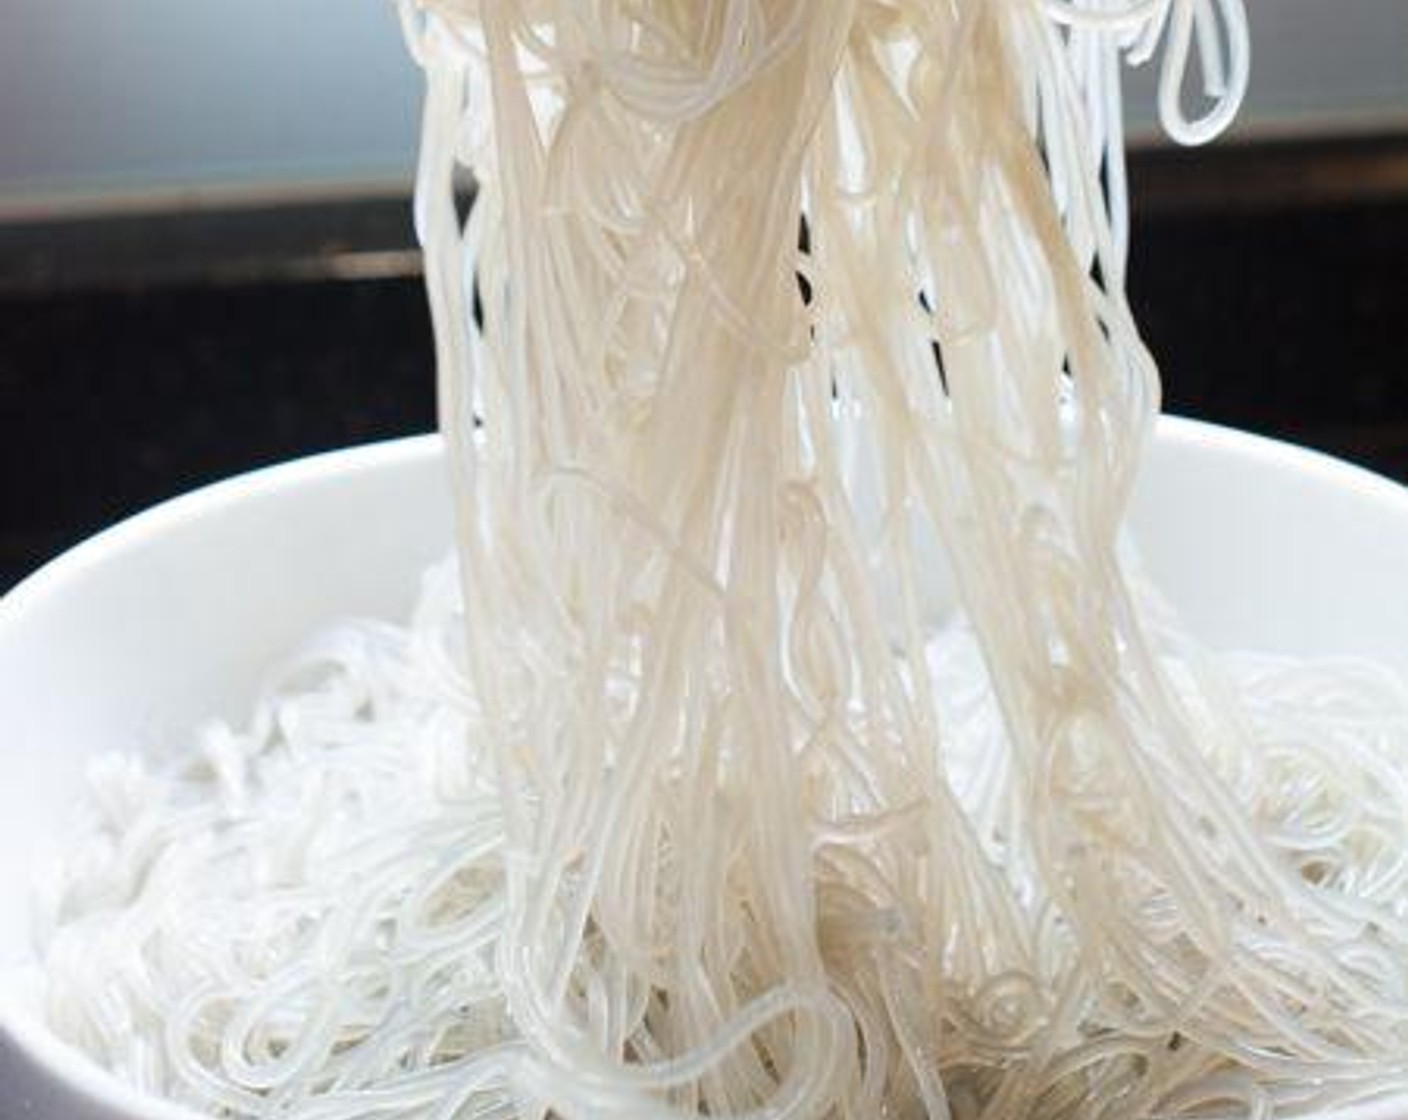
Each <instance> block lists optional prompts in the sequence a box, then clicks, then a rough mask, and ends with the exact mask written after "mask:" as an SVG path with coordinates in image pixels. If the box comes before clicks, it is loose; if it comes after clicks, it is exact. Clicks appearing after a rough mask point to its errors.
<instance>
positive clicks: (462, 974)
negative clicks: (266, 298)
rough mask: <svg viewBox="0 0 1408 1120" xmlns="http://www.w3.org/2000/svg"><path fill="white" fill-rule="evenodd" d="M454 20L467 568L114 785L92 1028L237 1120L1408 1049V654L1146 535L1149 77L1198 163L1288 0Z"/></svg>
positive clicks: (451, 74)
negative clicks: (232, 718) (177, 755)
mask: <svg viewBox="0 0 1408 1120" xmlns="http://www.w3.org/2000/svg"><path fill="white" fill-rule="evenodd" d="M401 10H402V15H403V20H404V24H405V30H406V34H407V39H408V42H409V43H410V46H411V49H412V52H413V53H414V55H415V57H416V58H417V60H418V61H419V62H420V64H421V65H422V66H423V67H424V69H425V73H426V80H427V90H428V92H427V99H426V106H425V118H424V135H423V146H422V154H421V165H420V172H419V190H418V197H417V223H418V229H419V233H420V236H421V239H422V242H423V244H424V247H425V252H426V273H427V285H428V290H429V293H430V299H431V307H432V313H433V318H434V324H435V335H436V347H437V362H438V369H439V399H440V406H441V426H442V430H443V431H444V433H445V436H446V441H447V447H448V451H449V457H450V465H451V471H452V479H453V482H454V486H455V490H456V505H457V514H458V525H457V553H458V567H457V571H458V578H459V581H460V584H461V593H460V594H459V595H458V596H457V595H455V594H453V593H452V592H451V591H450V589H449V587H448V584H447V581H453V580H454V579H455V575H454V574H453V573H452V572H451V571H450V569H446V570H445V571H443V572H441V573H439V574H438V575H437V576H436V577H435V579H436V580H438V581H439V582H438V583H437V582H434V581H432V583H431V584H430V585H428V588H427V593H426V596H425V598H424V602H423V605H422V608H421V614H420V616H419V617H418V619H417V620H416V622H415V623H414V624H413V626H412V627H411V628H410V629H409V630H408V631H399V630H393V629H390V628H385V627H377V626H371V627H362V628H359V629H355V630H351V631H345V632H343V633H342V634H341V635H340V636H337V637H335V638H334V639H331V640H330V642H329V644H328V645H327V646H326V647H325V648H323V649H321V650H315V651H314V652H313V653H312V654H311V655H310V659H309V660H307V661H305V662H302V663H300V664H299V667H297V668H296V669H295V670H294V671H293V672H292V675H290V676H287V677H286V678H284V680H283V681H282V683H281V684H279V685H278V686H277V688H276V689H275V691H274V692H272V693H271V694H270V696H269V698H268V699H267V700H266V701H265V703H264V704H263V705H262V706H261V707H260V709H259V712H258V714H257V715H256V719H255V723H254V726H253V727H252V729H250V730H249V731H247V732H243V733H241V734H238V735H236V734H233V733H231V732H216V733H212V735H211V737H210V738H209V739H208V740H207V741H206V743H205V746H204V753H203V755H202V762H201V763H200V766H199V768H198V769H197V770H196V771H189V770H188V771H185V772H176V773H174V776H173V775H172V774H160V775H158V774H150V773H147V772H144V771H141V770H138V769H135V768H133V767H132V765H131V764H126V768H121V767H119V771H120V772H114V773H111V774H108V775H106V776H105V780H104V781H103V782H102V785H101V788H102V789H103V790H104V791H106V793H105V795H104V796H103V798H102V800H101V804H102V805H103V806H104V808H105V812H106V813H107V815H106V817H105V818H104V821H105V823H104V825H103V828H104V833H103V835H104V836H105V837H106V838H107V839H106V841H105V844H106V847H104V848H103V849H102V851H101V854H97V853H96V852H95V854H94V855H93V857H92V865H91V866H87V867H82V868H79V869H78V870H77V871H76V872H75V876H74V880H73V884H72V886H71V888H70V889H69V890H68V891H67V893H66V896H65V897H64V898H63V899H62V900H61V901H60V902H59V903H58V904H56V905H57V911H56V918H55V920H56V924H57V932H56V933H55V934H54V935H53V938H52V940H51V942H50V949H49V954H50V957H49V959H50V970H49V971H50V980H51V983H50V993H49V999H50V1007H51V1018H52V1019H53V1021H54V1023H55V1024H56V1026H58V1027H59V1029H60V1030H62V1031H63V1032H64V1033H65V1034H66V1035H67V1036H68V1037H71V1038H73V1039H75V1040H76V1041H78V1042H80V1043H81V1044H82V1045H84V1046H85V1047H86V1048H88V1049H89V1050H91V1051H92V1052H94V1053H95V1054H97V1055H99V1056H100V1057H101V1058H102V1059H103V1060H104V1061H105V1062H107V1063H108V1064H109V1065H111V1066H112V1067H113V1068H116V1069H118V1070H119V1072H121V1073H123V1074H124V1076H127V1077H128V1078H130V1079H131V1080H133V1081H134V1082H136V1083H138V1084H140V1085H142V1086H144V1087H146V1088H150V1089H152V1090H153V1091H155V1092H160V1093H163V1094H166V1095H169V1096H172V1097H174V1098H176V1099H180V1100H183V1101H188V1102H191V1103H194V1104H196V1105H198V1106H199V1107H202V1108H204V1109H206V1110H209V1111H213V1112H216V1113H221V1114H227V1115H234V1116H285V1115H287V1116H298V1117H302V1118H314V1117H316V1118H324V1117H326V1118H334V1117H348V1118H350V1117H354V1116H356V1117H365V1116H377V1117H411V1116H415V1117H421V1116H436V1117H444V1118H446V1120H449V1118H451V1117H455V1118H458V1117H529V1116H536V1117H546V1116H556V1117H564V1118H579V1117H581V1118H585V1117H610V1116H632V1117H642V1118H649V1117H662V1118H663V1117H683V1116H711V1117H724V1116H728V1117H756V1118H759V1120H761V1118H763V1117H767V1118H769V1120H783V1118H802V1117H818V1118H820V1117H850V1118H854V1120H869V1118H873V1117H879V1116H896V1117H907V1116H930V1117H953V1118H963V1120H968V1118H979V1117H982V1118H999V1117H1003V1118H1007V1117H1051V1118H1056V1117H1106V1116H1109V1117H1114V1116H1120V1117H1132V1116H1153V1115H1158V1116H1175V1115H1186V1116H1205V1115H1226V1114H1234V1115H1250V1116H1265V1115H1269V1114H1270V1113H1271V1112H1273V1111H1275V1112H1277V1113H1278V1114H1280V1113H1291V1112H1295V1111H1298V1110H1304V1109H1309V1108H1312V1107H1321V1106H1324V1105H1327V1104H1332V1103H1335V1102H1339V1101H1344V1100H1350V1099H1356V1098H1361V1097H1364V1096H1366V1095H1372V1094H1375V1093H1382V1092H1386V1091H1390V1090H1393V1089H1398V1088H1405V1087H1408V1075H1405V1074H1404V1073H1403V1072H1402V1071H1403V1070H1404V1069H1405V1068H1406V1063H1408V953H1405V951H1404V950H1405V948H1408V913H1405V911H1408V882H1406V881H1405V880H1408V823H1405V821H1408V817H1405V808H1408V801H1405V791H1408V774H1406V773H1405V766H1404V763H1403V762H1402V761H1400V759H1399V756H1398V755H1397V754H1396V753H1395V751H1394V746H1395V745H1398V746H1401V745H1402V744H1403V742H1404V733H1405V729H1406V725H1408V696H1406V695H1405V686H1404V684H1403V682H1402V681H1401V680H1400V679H1399V678H1398V677H1396V676H1394V675H1392V674H1389V673H1387V672H1383V673H1380V672H1377V671H1373V670H1370V669H1368V668H1366V667H1362V666H1345V665H1327V666H1317V667H1306V666H1300V667H1297V666H1290V665H1286V664H1283V663H1280V662H1270V661H1264V660H1263V661H1257V660H1250V661H1237V662H1235V663H1233V662H1224V661H1221V660H1219V659H1214V658H1209V657H1208V656H1206V655H1204V654H1202V653H1201V652H1200V651H1199V650H1198V649H1197V648H1196V646H1195V645H1194V644H1193V643H1192V642H1191V641H1190V640H1189V639H1187V638H1186V636H1184V635H1183V634H1182V633H1181V632H1180V631H1179V630H1178V628H1177V626H1176V624H1174V623H1173V622H1172V621H1170V620H1169V618H1168V615H1167V612H1166V611H1165V610H1164V609H1163V608H1162V607H1161V606H1160V605H1159V602H1158V600H1157V597H1156V596H1155V594H1154V592H1153V591H1152V590H1151V589H1149V588H1147V587H1145V586H1144V585H1143V583H1142V582H1141V581H1140V579H1139V578H1138V577H1137V574H1136V572H1135V569H1134V568H1133V566H1132V561H1131V560H1130V559H1129V558H1128V556H1127V554H1126V551H1125V549H1124V547H1123V545H1122V542H1121V539H1120V530H1121V524H1122V520H1123V514H1124V510H1125V506H1126V504H1127V501H1128V497H1129V494H1130V490H1131V487H1132V485H1133V482H1134V479H1135V474H1136V471H1137V468H1138V464H1139V460H1140V455H1141V450H1142V447H1143V444H1144V441H1145V438H1146V436H1147V433H1148V431H1149V429H1150V426H1151V423H1152V420H1153V417H1154V415H1155V413H1156V411H1157V396H1158V384H1157V375H1156V372H1155V370H1154V367H1153V365H1152V363H1151V361H1150V359H1149V357H1148V355H1147V354H1146V352H1145V350H1144V348H1143V346H1142V344H1141V343H1140V341H1139V338H1138V335H1137V332H1136V329H1135V326H1134V324H1133V322H1132V320H1131V317H1130V314H1129V310H1128V307H1127V305H1126V303H1125V299H1124V294H1123V290H1122V276H1123V255H1124V241H1125V232H1124V231H1125V225H1124V220H1125V219H1124V203H1123V189H1124V188H1123V182H1124V179H1123V169H1122V141H1121V137H1120V124H1119V86H1118V75H1117V66H1118V62H1119V58H1120V55H1121V53H1125V54H1128V55H1129V56H1130V57H1131V58H1133V59H1134V60H1136V61H1140V60H1143V59H1147V58H1148V57H1150V56H1151V55H1152V54H1153V53H1154V52H1155V51H1156V50H1158V49H1159V45H1160V43H1161V42H1162V43H1163V49H1164V51H1165V53H1164V61H1163V71H1162V83H1161V84H1162V89H1163V98H1162V101H1161V106H1162V110H1163V114H1164V117H1165V121H1166V123H1167V124H1168V125H1169V128H1170V131H1171V132H1172V133H1173V134H1174V135H1175V136H1176V137H1178V138H1180V139H1186V140H1190V141H1198V140H1202V139H1206V138H1207V136H1208V135H1210V134H1211V133H1212V132H1213V131H1216V129H1217V128H1219V127H1221V126H1222V125H1223V124H1224V123H1225V121H1226V119H1227V117H1228V116H1229V115H1230V113H1231V112H1232V110H1233V109H1234V108H1235V105H1236V102H1237V100H1238V99H1239V98H1240V95H1241V90H1242V88H1243V87H1244V85H1245V79H1246V38H1245V26H1244V18H1243V16H1242V12H1241V7H1240V4H1239V3H1238V2H1236V0H1139V2H1133V0H1131V2H1129V3H1125V4H1117V3H1107V2H1102V0H1051V2H1049V3H1047V4H1045V5H1042V4H1039V3H1036V2H1035V0H955V2H953V3H933V2H929V0H837V2H836V3H830V2H828V3H824V4H822V3H816V2H813V0H673V2H665V0H654V2H652V0H595V2H591V3H580V2H577V0H559V2H556V3H554V2H550V0H541V2H528V0H523V2H512V0H503V2H490V0H483V2H479V3H474V2H470V0H458V2H456V0H429V2H428V3H425V4H423V5H420V6H417V5H415V4H412V3H411V2H410V0H407V2H405V3H403V5H402V9H401ZM1195 48H1196V52H1195ZM1193 53H1198V55H1199V69H1200V70H1201V72H1202V74H1203V76H1204V79H1205V83H1206V86H1207V93H1208V100H1209V101H1210V108H1209V109H1208V110H1207V112H1206V113H1205V114H1204V115H1202V116H1192V117H1190V116H1189V115H1188V114H1187V113H1186V112H1185V110H1184V108H1183V101H1184V99H1185V97H1186V94H1185V92H1184V91H1183V88H1182V87H1183V85H1184V70H1185V68H1186V66H1187V64H1188V60H1189V57H1190V55H1191V54H1193ZM469 171H472V172H473V175H474V182H475V184H476V185H477V197H476V200H475V204H474V206H473V208H472V210H471V211H470V213H469V216H468V218H467V220H463V219H462V218H461V216H460V213H461V208H460V206H459V205H458V203H457V192H462V191H463V189H464V188H465V185H466V183H467V180H466V178H465V175H466V173H467V172H469ZM799 233H800V236H799ZM852 415H859V416H860V417H861V420H860V422H859V423H853V422H850V421H849V420H847V419H846V417H849V416H852ZM936 548H938V549H941V550H942V553H943V555H944V556H946V558H947V564H948V565H949V567H950V568H951V572H950V573H949V577H950V578H951V581H952V584H953V586H954V588H955V589H956V592H957V599H958V601H959V603H960V605H961V609H962V619H960V620H954V619H952V618H947V617H946V616H944V615H943V614H942V612H941V611H940V610H939V609H938V607H937V605H936V604H937V600H936V599H935V597H934V579H935V573H934V571H933V565H932V563H931V562H930V561H929V560H927V559H926V557H928V556H931V555H932V553H933V550H934V549H936ZM214 868H218V869H219V870H218V872H217V871H214V870H212V869H214ZM98 974H101V975H102V976H104V977H109V978H110V979H109V980H108V981H107V982H105V983H103V984H102V985H100V986H97V987H90V986H89V985H90V984H92V983H93V981H92V980H91V978H92V977H94V976H95V975H98Z"/></svg>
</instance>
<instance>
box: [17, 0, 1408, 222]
mask: <svg viewBox="0 0 1408 1120" xmlns="http://www.w3.org/2000/svg"><path fill="white" fill-rule="evenodd" d="M817 2H818V3H825V2H827V0H817ZM1248 7H1249V9H1250V14H1251V17H1252V23H1253V29H1252V30H1253V36H1254V39H1253V44H1254V46H1253V52H1254V57H1253V76H1252V89H1251V94H1250V96H1249V98H1248V103H1247V106H1246V109H1245V110H1244V115H1243V119H1242V123H1241V124H1240V125H1239V128H1240V130H1241V131H1242V132H1243V134H1253V133H1256V132H1301V133H1305V132H1310V133H1325V132H1337V131H1344V130H1346V129H1363V128H1368V127H1382V126H1385V125H1391V126H1394V127H1399V128H1402V127H1408V0H1248ZM1142 84H1147V83H1140V82H1138V81H1136V82H1135V86H1136V91H1138V87H1139V86H1140V85H1142ZM418 97H419V82H418V76H417V74H416V73H415V72H414V69H413V67H412V65H411V63H410V62H409V61H408V60H407V59H406V58H405V57H404V55H403V53H402V48H401V43H400V36H399V33H398V30H397V26H396V19H395V16H394V13H393V12H392V10H391V7H390V3H389V0H0V209H8V210H9V211H11V212H15V211H20V212H23V211H25V210H26V208H27V209H29V210H31V211H34V210H42V209H46V208H48V207H50V206H52V205H54V204H56V203H57V202H58V201H59V200H61V199H65V198H67V199H73V198H74V197H87V198H90V199H91V198H94V197H97V198H100V199H101V198H113V197H118V196H128V197H131V196H141V195H142V194H144V193H150V192H152V191H153V190H156V191H171V190H187V191H194V192H195V193H197V194H199V193H202V192H207V193H208V192H210V191H228V190H237V191H239V190H259V191H267V192H274V193H280V192H284V191H287V190H289V189H291V188H297V187H298V186H300V185H304V186H306V185H323V184H327V183H329V182H332V183H337V184H342V185H346V186H349V187H365V186H368V185H371V184H386V183H393V182H394V183H403V182H405V180H406V178H407V176H408V175H409V169H410V167H411V152H412V148H413V145H414V142H415V131H416V106H417V100H418ZM1133 113H1134V116H1135V118H1136V125H1138V122H1139V121H1140V120H1143V121H1145V122H1147V120H1148V117H1149V113H1148V109H1147V102H1143V103H1141V102H1140V100H1139V99H1138V98H1137V97H1136V101H1135V104H1134V108H1133Z"/></svg>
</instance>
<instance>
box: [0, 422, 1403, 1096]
mask: <svg viewBox="0 0 1408 1120" xmlns="http://www.w3.org/2000/svg"><path fill="white" fill-rule="evenodd" d="M1154 439H1156V440H1157V443H1158V444H1159V445H1160V446H1170V447H1183V448H1190V447H1199V448H1204V449H1207V450H1211V451H1213V452H1218V453H1223V454H1230V455H1234V456H1241V457H1245V458H1248V459H1251V460H1255V461H1257V462H1259V463H1260V464H1263V465H1265V466H1268V467H1271V468H1273V469H1281V470H1285V471H1287V472H1289V473H1293V474H1296V475H1300V476H1302V477H1306V478H1310V479H1314V480H1316V481H1318V482H1321V483H1325V484H1330V485H1334V486H1338V487H1341V488H1344V489H1346V490H1350V491H1353V492H1354V493H1356V494H1357V495H1359V496H1361V497H1363V498H1366V499H1369V500H1371V501H1373V502H1375V503H1380V504H1385V505H1388V506H1390V507H1392V508H1393V509H1394V511H1395V515H1396V516H1401V517H1408V485H1404V484H1402V483H1399V482H1396V481H1394V480H1393V479H1391V478H1388V477H1386V476H1384V475H1380V474H1377V473H1375V472H1373V471H1371V470H1369V469H1367V468H1365V467H1361V466H1357V465H1355V464H1352V463H1349V462H1346V461H1344V460H1342V459H1338V458H1335V457H1334V456H1331V455H1328V454H1326V453H1324V452H1321V451H1316V450H1313V449H1310V448H1306V447H1302V446H1299V445H1297V444H1294V443H1290V442H1287V441H1284V440H1279V439H1273V438H1270V437H1267V436H1262V435H1257V434H1255V433H1252V432H1246V431H1242V430H1240V429H1236V428H1231V427H1227V426H1224V425H1221V424H1214V423H1210V422H1207V421H1202V420H1193V419H1189V418H1186V417H1179V416H1173V415H1168V414H1164V415H1161V416H1159V418H1158V422H1157V425H1156V429H1155V436H1154ZM1154 439H1151V441H1150V442H1151V444H1152V443H1153V442H1154ZM442 453H443V441H442V440H441V437H440V436H439V435H438V434H435V433H429V434H421V435H411V436H403V437H399V438H395V439H388V440H379V441H375V442H370V443H362V444H356V445H352V446H349V447H343V448H337V449H334V450H330V451H322V452H318V453H315V454H311V455H305V456H301V457H299V458H295V459H290V460H286V461H282V462H278V463H274V464H271V465H268V466H262V467H258V468H255V469H252V470H249V471H244V472H241V473H239V474H235V475H232V476H230V477H228V478H225V479H221V480H219V481H216V482H213V483H208V484H206V485H203V486H200V487H197V488H195V489H192V490H189V491H186V492H184V493H181V494H178V495H177V496H175V497H172V498H168V499H166V500H164V501H161V502H159V503H157V504H155V505H152V506H150V507H148V508H146V509H143V510H141V511H139V512H137V513H134V514H132V515H130V516H128V517H125V518H123V519H121V520H119V521H117V522H116V523H114V524H113V525H111V526H109V527H108V528H105V529H103V530H101V531H99V532H97V533H95V534H93V535H92V536H89V537H87V538H85V539H83V540H82V541H80V542H78V543H77V544H75V545H73V546H72V547H70V548H68V549H66V550H64V551H63V552H60V553H59V554H58V555H56V556H55V557H53V558H52V559H50V560H48V561H47V562H46V563H44V564H42V565H41V566H40V567H38V568H37V569H35V570H34V571H33V572H32V573H30V574H29V575H27V576H25V577H24V578H23V579H21V580H20V581H19V582H18V583H16V584H15V585H14V586H13V587H12V588H11V589H10V590H9V591H8V592H6V593H5V594H4V595H3V596H0V630H3V629H4V628H6V627H8V626H11V625H15V624H16V623H17V622H18V621H19V620H20V619H22V618H23V616H24V615H26V614H27V613H28V612H29V611H30V610H32V609H34V608H36V607H37V606H39V605H41V604H42V603H43V602H44V601H45V600H46V599H48V598H50V597H51V596H53V595H57V594H62V593H63V590H64V588H65V586H66V585H68V584H69V583H70V582H72V581H74V580H77V579H81V578H82V577H83V576H84V575H85V574H86V573H87V572H88V571H90V570H92V569H93V568H95V567H98V566H100V565H102V564H104V563H106V562H108V561H109V560H110V559H111V558H113V557H115V556H119V555H121V554H122V553H124V552H126V551H128V550H129V549H133V548H136V547H139V546H141V545H143V544H144V543H146V542H148V541H150V540H152V539H154V538H158V537H160V536H161V534H162V533H163V532H165V531H167V530H168V529H171V528H174V527H176V526H177V525H181V524H185V523H189V522H191V521H198V520H200V519H202V518H206V517H211V516H218V515H220V514H221V513H222V512H223V511H225V510H227V509H229V508H230V507H232V506H234V505H237V504H241V503H243V502H246V501H250V500H257V499H264V498H267V497H270V496H272V495H276V494H280V493H284V492H287V491H289V490H294V489H298V488H300V487H303V486H306V485H309V484H313V483H316V482H318V481H320V480H323V479H327V478H332V477H338V476H347V475H357V474H371V473H377V472H380V471H383V470H387V469H393V468H398V467H407V466H415V465H422V464H424V463H426V462H427V461H430V460H436V459H439V458H440V457H441V455H442ZM21 1003H22V1001H20V1000H18V999H16V998H15V996H14V993H13V992H12V991H10V990H6V991H4V992H3V993H0V1046H3V1045H4V1044H8V1045H10V1046H13V1047H14V1048H15V1049H16V1050H17V1051H18V1052H19V1055H20V1058H21V1060H28V1061H29V1062H31V1063H32V1064H33V1065H34V1066H35V1067H37V1069H38V1071H39V1072H40V1073H42V1074H43V1075H44V1076H46V1077H49V1078H52V1079H53V1080H54V1081H55V1082H56V1084H57V1086H59V1087H60V1088H61V1090H66V1091H68V1092H69V1093H71V1094H76V1095H77V1096H79V1097H81V1098H84V1099H85V1101H86V1103H88V1104H91V1105H93V1106H95V1107H96V1108H99V1109H104V1108H105V1109H108V1110H109V1111H112V1110H116V1111H115V1116H116V1117H121V1118H123V1120H201V1114H199V1113H197V1112H195V1111H194V1110H192V1109H191V1108H189V1107H187V1106H185V1105H181V1104H176V1103H174V1102H171V1101H166V1100H162V1099H161V1098H158V1097H153V1096H150V1095H148V1094H145V1093H142V1092H139V1091H138V1090H136V1089H134V1088H133V1087H131V1086H130V1085H128V1084H127V1083H126V1082H124V1081H121V1080H120V1079H119V1078H118V1077H117V1076H116V1075H114V1074H112V1073H110V1072H109V1071H108V1070H106V1069H104V1068H103V1067H101V1066H100V1065H98V1063H97V1062H96V1061H94V1060H93V1059H92V1058H90V1057H88V1056H87V1055H86V1054H84V1053H83V1052H82V1051H80V1050H78V1049H77V1048H76V1047H73V1046H71V1045H70V1044H68V1043H67V1042H64V1041H63V1040H62V1039H60V1038H58V1037H57V1036H56V1035H54V1034H53V1033H52V1032H51V1031H50V1030H49V1029H48V1028H47V1027H46V1026H45V1025H44V1024H43V1022H42V1020H41V1019H40V1018H39V1017H38V1016H36V1015H35V1014H34V1013H33V1011H32V1010H31V1009H30V1008H27V1007H24V1006H22V1005H21ZM1405 1110H1408V1091H1405V1092H1404V1093H1403V1094H1400V1095H1395V1096H1386V1097H1383V1098H1380V1099H1374V1100H1369V1101H1364V1102H1360V1103H1357V1104H1353V1105H1348V1106H1345V1107H1342V1108H1337V1109H1331V1110H1329V1111H1325V1112H1320V1113H1306V1114H1302V1120H1310V1118H1314V1120H1392V1118H1394V1117H1398V1116H1401V1115H1403V1114H1404V1112H1405Z"/></svg>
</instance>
